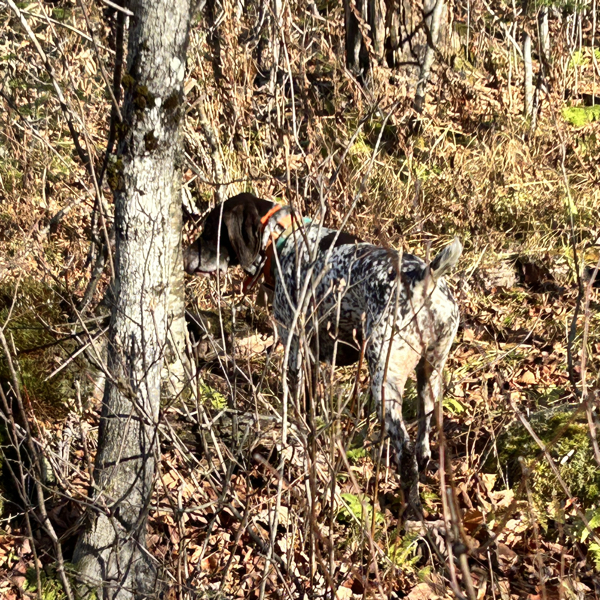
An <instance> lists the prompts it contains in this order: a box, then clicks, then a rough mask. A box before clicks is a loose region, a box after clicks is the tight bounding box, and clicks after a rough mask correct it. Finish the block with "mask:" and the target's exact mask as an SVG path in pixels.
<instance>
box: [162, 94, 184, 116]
mask: <svg viewBox="0 0 600 600" xmlns="http://www.w3.org/2000/svg"><path fill="white" fill-rule="evenodd" d="M180 102H181V99H180V95H179V94H178V93H177V92H173V93H172V94H171V95H170V96H169V97H168V98H167V99H166V100H165V103H164V105H163V106H164V108H165V110H167V111H171V110H175V109H176V108H177V107H178V106H179V104H180Z"/></svg>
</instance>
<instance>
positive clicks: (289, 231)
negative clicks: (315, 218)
mask: <svg viewBox="0 0 600 600" xmlns="http://www.w3.org/2000/svg"><path fill="white" fill-rule="evenodd" d="M219 223H221V226H219ZM461 252H462V246H461V244H460V242H459V241H458V239H455V240H454V241H453V242H452V243H451V244H450V245H448V246H447V247H446V248H444V249H443V250H442V251H441V252H440V253H439V254H438V255H437V256H436V257H435V258H434V259H433V261H432V262H431V264H430V265H427V264H426V263H425V262H424V261H423V260H421V259H420V258H417V257H416V256H413V255H412V254H403V255H402V264H401V268H400V272H398V257H399V254H398V253H397V252H396V251H394V250H389V249H386V248H380V247H378V246H373V245H372V244H366V243H362V242H361V241H360V240H359V239H358V238H356V237H355V236H352V235H349V234H346V233H341V232H338V231H335V230H332V229H327V228H324V227H322V226H320V225H317V224H313V223H310V222H300V223H297V222H294V223H293V216H292V213H291V209H290V208H289V207H285V206H280V205H279V204H276V203H274V202H269V201H266V200H261V199H259V198H256V197H255V196H253V195H251V194H239V195H238V196H235V197H233V198H230V199H229V200H227V201H226V202H224V203H223V204H222V205H220V206H217V207H216V208H215V209H214V210H213V211H212V212H210V213H209V215H208V217H207V219H206V222H205V224H204V229H203V233H202V235H201V236H200V237H199V238H198V239H197V240H196V241H195V242H194V243H193V244H192V245H191V246H190V247H189V248H187V250H186V252H185V256H184V262H185V268H186V270H187V272H188V273H204V274H208V273H214V272H215V271H217V269H220V270H222V271H226V270H227V268H228V267H229V266H233V265H238V264H239V265H241V267H242V268H243V269H244V271H245V272H246V273H247V274H248V279H247V282H246V286H245V287H247V286H248V285H251V284H252V283H253V282H254V281H255V280H256V279H258V278H259V277H260V275H264V278H265V282H266V284H267V285H269V284H270V285H271V286H273V287H274V297H273V311H274V316H275V321H276V322H277V326H278V331H279V335H280V338H281V340H282V342H283V343H284V344H286V343H287V341H288V338H289V336H290V335H292V336H293V337H292V340H291V345H290V356H289V362H288V369H289V374H290V376H291V377H290V381H291V382H295V384H296V385H297V386H298V384H299V382H300V381H301V380H302V368H301V367H302V361H301V356H300V354H301V352H302V351H301V350H300V348H301V347H303V344H301V343H299V339H300V338H302V337H303V336H304V335H305V336H306V337H305V338H304V339H306V340H309V344H308V347H309V348H310V349H311V350H310V352H312V353H314V352H315V351H316V349H317V348H318V354H319V358H320V359H321V360H325V361H328V362H334V361H335V364H338V365H339V364H351V363H352V362H355V361H357V360H358V359H359V356H360V353H361V351H364V356H365V358H366V360H367V364H368V367H369V372H370V375H371V390H372V394H373V397H374V398H375V400H376V403H377V407H378V410H381V407H382V406H384V407H385V423H386V428H387V432H388V434H389V436H390V438H391V440H392V442H393V445H394V448H395V452H396V460H397V463H398V468H399V472H400V477H401V483H402V487H403V488H404V491H405V497H406V499H407V501H408V505H409V509H412V512H413V514H414V515H415V516H418V515H419V513H420V508H421V504H420V500H419V491H418V479H419V470H423V469H424V468H425V467H426V465H427V463H428V461H429V458H430V455H431V453H430V449H429V430H430V427H431V417H432V413H433V411H434V405H435V400H436V399H437V397H438V395H439V394H440V391H441V386H442V369H443V367H444V364H445V362H446V359H447V357H448V353H449V352H450V346H451V345H452V341H453V340H454V336H455V334H456V330H457V327H458V322H459V313H458V307H457V305H456V302H455V301H454V298H453V297H452V295H451V293H450V291H449V290H448V287H447V285H446V283H445V281H444V280H443V279H442V277H443V275H445V274H446V273H448V272H449V271H450V270H451V269H452V268H453V267H454V266H455V265H456V263H457V261H458V259H459V257H460V255H461ZM274 255H276V256H274ZM298 306H300V309H298ZM314 307H316V308H314ZM310 311H314V312H312V313H311V312H310ZM302 312H303V313H304V318H303V319H298V318H297V316H296V315H297V313H302ZM299 322H300V323H305V326H304V329H303V331H302V335H301V336H298V325H297V324H298V323H299ZM317 330H318V331H317ZM413 369H416V373H417V388H418V395H419V419H418V420H419V429H418V437H417V443H416V452H415V449H414V447H413V444H412V442H411V440H410V438H409V435H408V432H407V430H406V426H405V424H404V420H403V418H402V393H403V390H404V385H405V383H406V379H407V377H408V375H409V373H410V372H411V371H412V370H413Z"/></svg>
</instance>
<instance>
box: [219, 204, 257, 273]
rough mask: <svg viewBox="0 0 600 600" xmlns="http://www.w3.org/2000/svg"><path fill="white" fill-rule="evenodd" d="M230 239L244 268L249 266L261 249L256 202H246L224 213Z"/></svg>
mask: <svg viewBox="0 0 600 600" xmlns="http://www.w3.org/2000/svg"><path fill="white" fill-rule="evenodd" d="M223 221H224V222H225V226H226V227H227V233H228V234H229V241H230V242H231V245H232V247H233V249H234V251H235V253H236V254H237V259H238V261H239V263H240V265H241V267H242V269H246V268H248V267H249V266H250V265H251V264H252V263H253V262H254V259H255V258H256V256H257V255H258V252H259V250H260V234H261V226H260V217H259V215H258V210H257V209H256V206H255V204H254V203H250V202H244V203H243V204H238V205H237V206H234V207H233V208H232V209H231V210H229V211H227V212H226V213H225V214H223Z"/></svg>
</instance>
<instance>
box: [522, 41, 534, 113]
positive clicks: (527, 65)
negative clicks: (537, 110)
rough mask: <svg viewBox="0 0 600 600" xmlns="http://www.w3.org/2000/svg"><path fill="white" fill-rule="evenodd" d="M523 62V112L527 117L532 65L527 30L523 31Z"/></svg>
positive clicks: (530, 100)
mask: <svg viewBox="0 0 600 600" xmlns="http://www.w3.org/2000/svg"><path fill="white" fill-rule="evenodd" d="M523 64H524V71H525V77H524V81H523V86H524V89H523V93H524V106H523V114H524V115H525V116H526V117H529V116H531V111H532V110H533V66H532V63H531V37H530V36H529V34H528V33H527V32H523Z"/></svg>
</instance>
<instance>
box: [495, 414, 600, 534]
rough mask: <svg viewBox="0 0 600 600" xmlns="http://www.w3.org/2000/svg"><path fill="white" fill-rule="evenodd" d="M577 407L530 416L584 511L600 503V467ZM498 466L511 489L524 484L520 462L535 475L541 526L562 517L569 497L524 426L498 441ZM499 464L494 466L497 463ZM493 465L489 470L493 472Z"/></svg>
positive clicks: (510, 430)
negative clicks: (550, 519)
mask: <svg viewBox="0 0 600 600" xmlns="http://www.w3.org/2000/svg"><path fill="white" fill-rule="evenodd" d="M580 408H581V406H580V405H579V404H574V405H564V406H559V407H555V408H550V409H544V410H540V411H538V412H536V413H534V414H532V415H531V416H530V417H529V422H530V423H531V426H532V427H533V430H534V431H535V432H536V434H537V435H538V437H539V438H540V439H541V440H542V442H543V443H544V444H545V445H546V447H547V449H548V452H549V453H550V455H551V456H552V458H553V459H554V462H555V464H556V466H557V467H558V470H559V472H560V475H561V477H562V479H563V480H564V482H565V483H566V484H567V486H568V487H569V489H570V491H571V493H572V494H573V495H574V496H576V497H577V498H578V500H579V502H580V503H581V505H582V507H584V508H591V507H594V506H597V505H598V503H599V502H600V468H599V467H598V464H597V463H596V461H595V459H594V454H593V448H592V443H591V440H590V432H589V429H588V424H587V420H586V415H585V412H584V411H583V410H578V409H580ZM498 453H499V464H500V465H502V467H503V469H504V474H505V476H507V477H508V480H509V483H510V485H511V486H513V487H515V488H516V487H518V485H519V483H520V482H521V479H522V467H521V464H520V462H519V458H520V457H522V458H523V460H524V461H525V464H526V465H527V467H529V469H530V472H531V475H530V477H529V485H530V490H531V493H532V497H533V501H534V503H535V505H536V506H535V508H536V509H537V512H538V515H539V516H540V517H542V516H543V517H544V518H543V519H540V520H541V522H542V524H543V523H544V522H545V521H546V520H547V518H548V517H551V518H560V508H561V506H562V504H563V503H564V501H565V500H566V496H565V493H564V491H563V489H562V487H561V485H560V484H559V482H558V480H557V478H556V476H555V475H554V473H553V471H552V469H551V467H550V465H549V464H548V461H547V460H546V459H545V458H544V456H543V455H541V454H540V448H539V446H538V444H537V443H536V442H535V440H534V439H533V438H532V437H531V435H530V434H529V433H528V432H527V430H526V429H525V427H523V425H522V424H521V423H520V422H516V423H515V424H513V425H512V426H511V427H509V428H508V430H507V431H506V432H505V433H504V434H503V435H502V436H501V437H500V438H499V440H498ZM493 462H494V463H495V464H497V463H496V461H495V460H494V461H493ZM491 465H492V461H490V462H489V464H488V466H490V467H491Z"/></svg>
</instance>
